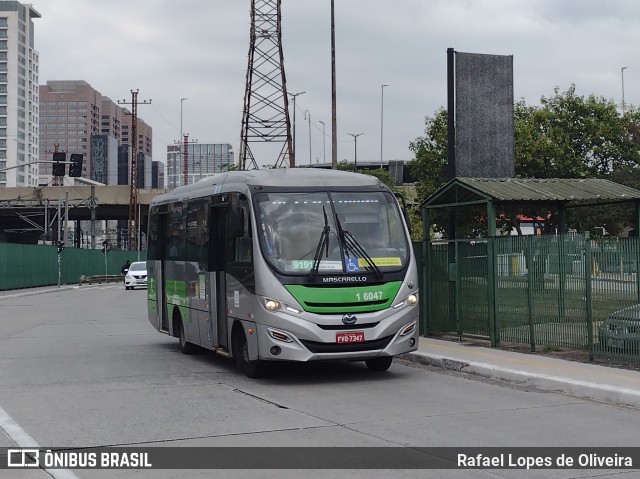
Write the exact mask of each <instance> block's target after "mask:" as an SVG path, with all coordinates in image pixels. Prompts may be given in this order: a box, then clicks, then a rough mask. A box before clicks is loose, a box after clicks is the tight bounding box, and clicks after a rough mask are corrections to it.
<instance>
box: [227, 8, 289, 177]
mask: <svg viewBox="0 0 640 479" xmlns="http://www.w3.org/2000/svg"><path fill="white" fill-rule="evenodd" d="M281 3H282V2H281V0H251V38H250V45H249V63H248V66H247V82H246V89H245V93H244V109H243V113H242V132H241V134H240V155H239V158H238V167H239V169H241V170H246V169H258V168H259V167H258V164H257V162H256V158H255V157H254V154H253V153H252V151H251V148H250V146H249V145H250V143H271V144H273V145H279V144H282V148H281V149H280V153H279V154H277V157H275V154H276V152H277V148H274V151H273V153H271V154H273V156H272V157H267V158H263V162H264V163H265V164H270V165H274V166H276V167H284V166H289V167H291V168H293V167H295V158H294V156H293V152H292V149H291V145H292V141H291V122H290V120H289V102H288V98H287V83H286V78H285V73H284V54H283V53H282V29H281V24H282V23H281V22H282V14H281V9H280V6H281ZM262 150H264V151H265V152H266V151H268V150H269V148H261V151H262ZM256 151H257V149H256ZM266 154H267V155H269V154H270V153H266Z"/></svg>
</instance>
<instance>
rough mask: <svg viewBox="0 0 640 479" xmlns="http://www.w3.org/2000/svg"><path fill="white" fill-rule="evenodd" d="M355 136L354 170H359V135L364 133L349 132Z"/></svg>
mask: <svg viewBox="0 0 640 479" xmlns="http://www.w3.org/2000/svg"><path fill="white" fill-rule="evenodd" d="M347 135H350V136H352V137H353V165H354V166H353V171H355V172H356V173H357V172H358V137H359V136H360V135H364V133H347Z"/></svg>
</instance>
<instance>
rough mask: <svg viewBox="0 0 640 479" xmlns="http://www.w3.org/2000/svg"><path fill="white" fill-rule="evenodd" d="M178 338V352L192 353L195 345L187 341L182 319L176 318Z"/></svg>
mask: <svg viewBox="0 0 640 479" xmlns="http://www.w3.org/2000/svg"><path fill="white" fill-rule="evenodd" d="M177 323H178V329H179V331H178V340H179V342H180V352H182V354H193V353H194V352H195V349H196V347H195V345H194V344H193V343H190V342H189V341H187V335H186V333H185V331H184V324H182V319H181V318H178V321H177Z"/></svg>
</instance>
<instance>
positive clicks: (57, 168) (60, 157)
mask: <svg viewBox="0 0 640 479" xmlns="http://www.w3.org/2000/svg"><path fill="white" fill-rule="evenodd" d="M53 161H54V162H55V163H54V164H53V176H64V174H65V170H66V167H65V164H64V162H65V161H67V154H66V153H64V152H59V151H57V152H55V153H54V154H53Z"/></svg>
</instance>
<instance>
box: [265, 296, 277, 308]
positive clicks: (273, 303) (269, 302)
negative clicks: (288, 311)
mask: <svg viewBox="0 0 640 479" xmlns="http://www.w3.org/2000/svg"><path fill="white" fill-rule="evenodd" d="M265 300H266V301H265V303H264V307H265V308H267V311H278V310H279V309H280V301H276V300H275V299H267V298H265Z"/></svg>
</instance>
